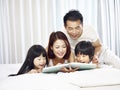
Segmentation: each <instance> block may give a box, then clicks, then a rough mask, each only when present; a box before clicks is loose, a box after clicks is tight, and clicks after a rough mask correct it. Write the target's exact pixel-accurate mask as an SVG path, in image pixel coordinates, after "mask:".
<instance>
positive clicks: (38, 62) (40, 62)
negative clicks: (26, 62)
mask: <svg viewBox="0 0 120 90" xmlns="http://www.w3.org/2000/svg"><path fill="white" fill-rule="evenodd" d="M33 63H34V66H35V68H36V69H43V68H44V67H45V64H46V57H43V55H42V54H41V55H40V56H39V57H36V58H35V59H34V61H33Z"/></svg>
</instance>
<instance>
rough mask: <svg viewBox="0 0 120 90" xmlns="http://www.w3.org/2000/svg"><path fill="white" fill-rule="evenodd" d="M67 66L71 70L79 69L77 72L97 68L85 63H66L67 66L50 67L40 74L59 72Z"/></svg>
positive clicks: (94, 65)
mask: <svg viewBox="0 0 120 90" xmlns="http://www.w3.org/2000/svg"><path fill="white" fill-rule="evenodd" d="M69 66H71V67H72V68H76V67H79V69H78V70H88V69H94V68H96V67H97V65H96V64H92V63H89V64H87V63H77V62H72V63H67V64H60V65H56V66H51V67H45V68H44V69H43V71H42V72H43V73H57V72H59V71H60V70H61V68H63V67H66V68H69Z"/></svg>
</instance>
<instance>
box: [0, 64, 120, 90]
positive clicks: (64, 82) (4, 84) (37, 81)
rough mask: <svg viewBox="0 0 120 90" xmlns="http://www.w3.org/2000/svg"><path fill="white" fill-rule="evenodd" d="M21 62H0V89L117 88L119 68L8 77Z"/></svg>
mask: <svg viewBox="0 0 120 90" xmlns="http://www.w3.org/2000/svg"><path fill="white" fill-rule="evenodd" d="M20 67H21V64H0V90H101V89H109V90H119V89H120V70H119V69H115V68H112V67H106V66H104V67H101V68H98V69H92V70H82V71H76V72H71V73H62V72H59V73H36V74H23V75H18V76H13V77H8V75H9V74H14V73H17V72H18V70H19V68H20Z"/></svg>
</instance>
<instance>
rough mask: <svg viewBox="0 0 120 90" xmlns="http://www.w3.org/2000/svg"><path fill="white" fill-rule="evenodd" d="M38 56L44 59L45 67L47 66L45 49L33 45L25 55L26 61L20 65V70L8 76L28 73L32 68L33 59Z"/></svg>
mask: <svg viewBox="0 0 120 90" xmlns="http://www.w3.org/2000/svg"><path fill="white" fill-rule="evenodd" d="M40 55H42V56H43V57H45V58H46V65H47V66H48V58H47V53H46V50H45V48H43V47H42V46H41V45H33V46H32V47H31V48H30V49H29V50H28V53H27V56H26V59H25V61H24V63H23V65H22V67H21V68H20V70H19V71H18V73H17V74H11V75H9V76H16V75H20V74H24V73H27V72H29V71H30V70H31V69H33V68H34V63H33V61H34V59H35V58H36V57H39V56H40Z"/></svg>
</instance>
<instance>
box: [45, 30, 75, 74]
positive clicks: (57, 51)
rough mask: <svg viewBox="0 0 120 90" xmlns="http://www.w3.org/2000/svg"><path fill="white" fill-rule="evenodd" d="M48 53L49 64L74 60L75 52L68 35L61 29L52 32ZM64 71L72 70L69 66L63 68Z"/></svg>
mask: <svg viewBox="0 0 120 90" xmlns="http://www.w3.org/2000/svg"><path fill="white" fill-rule="evenodd" d="M47 54H48V58H49V66H55V65H58V64H64V63H69V62H74V56H73V52H72V51H71V47H70V43H69V41H68V39H67V37H66V35H65V34H64V33H63V32H61V31H56V32H52V33H51V35H50V38H49V43H48V49H47ZM61 71H63V72H71V71H72V70H71V69H70V68H69V69H67V68H65V67H64V68H62V70H61Z"/></svg>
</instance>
